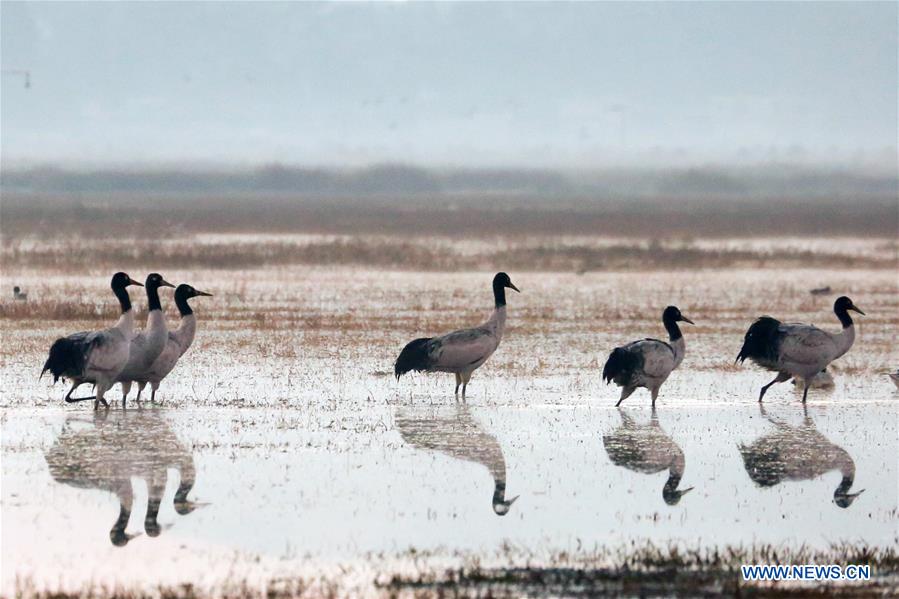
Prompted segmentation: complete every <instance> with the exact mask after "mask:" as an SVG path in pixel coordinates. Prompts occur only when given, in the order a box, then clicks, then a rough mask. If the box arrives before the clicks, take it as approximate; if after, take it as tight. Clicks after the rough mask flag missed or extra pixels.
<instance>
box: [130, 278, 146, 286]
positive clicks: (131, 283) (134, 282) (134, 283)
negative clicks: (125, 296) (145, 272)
mask: <svg viewBox="0 0 899 599" xmlns="http://www.w3.org/2000/svg"><path fill="white" fill-rule="evenodd" d="M128 284H129V285H137V286H138V287H143V286H144V284H143V283H138V282H137V281H135V280H134V279H132V278H130V277H129V278H128Z"/></svg>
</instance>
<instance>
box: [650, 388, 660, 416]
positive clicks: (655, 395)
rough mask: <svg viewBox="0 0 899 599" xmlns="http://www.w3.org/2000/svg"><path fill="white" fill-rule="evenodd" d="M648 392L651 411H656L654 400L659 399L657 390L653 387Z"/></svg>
mask: <svg viewBox="0 0 899 599" xmlns="http://www.w3.org/2000/svg"><path fill="white" fill-rule="evenodd" d="M650 392H651V393H652V409H653V410H655V409H656V398H658V397H659V388H658V387H653V388H652V389H651V390H650Z"/></svg>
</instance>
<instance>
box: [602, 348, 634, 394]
mask: <svg viewBox="0 0 899 599" xmlns="http://www.w3.org/2000/svg"><path fill="white" fill-rule="evenodd" d="M642 362H643V360H642V357H641V356H640V354H637V353H634V352H629V351H627V350H626V349H624V348H621V347H616V348H615V349H614V350H612V353H611V354H610V355H609V359H608V360H606V365H605V366H604V367H603V369H602V378H603V380H604V381H605V382H606V384H607V385H608V384H609V383H611V382H612V381H615V384H616V385H619V386H622V387H624V386H626V385H627V384H628V383H629V382H630V381H631V379H632V378H633V376H634V373H635V372H636V371H637V370H638V369H639V368H640V367H641V366H642V365H643V364H642Z"/></svg>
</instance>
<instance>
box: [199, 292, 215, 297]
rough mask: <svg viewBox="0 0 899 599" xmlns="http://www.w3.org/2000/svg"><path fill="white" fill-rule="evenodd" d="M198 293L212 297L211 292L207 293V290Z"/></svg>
mask: <svg viewBox="0 0 899 599" xmlns="http://www.w3.org/2000/svg"><path fill="white" fill-rule="evenodd" d="M197 295H202V296H203V297H212V294H211V293H206V292H205V291H197Z"/></svg>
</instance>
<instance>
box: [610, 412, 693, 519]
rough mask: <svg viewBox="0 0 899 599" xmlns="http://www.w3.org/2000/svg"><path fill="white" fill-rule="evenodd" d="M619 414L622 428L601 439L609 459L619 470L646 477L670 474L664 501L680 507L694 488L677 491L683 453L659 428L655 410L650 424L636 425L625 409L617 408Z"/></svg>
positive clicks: (663, 492)
mask: <svg viewBox="0 0 899 599" xmlns="http://www.w3.org/2000/svg"><path fill="white" fill-rule="evenodd" d="M618 414H619V415H620V416H621V425H620V426H619V427H618V428H616V429H615V430H614V431H612V432H611V433H610V434H608V435H603V437H602V443H603V445H604V446H605V448H606V453H607V454H608V455H609V459H610V460H611V461H612V463H613V464H615V465H616V466H623V467H624V468H627V469H628V470H633V471H634V472H641V473H643V474H655V473H657V472H662V471H663V470H667V471H668V480H667V481H665V486H664V487H662V499H664V500H665V503H667V504H668V505H677V504H678V503H679V502H680V500H681V497H683V496H684V495H686V494H687V493H689V492H690V491H692V490H693V487H688V488H686V489H678V488H677V487H678V485H680V480H681V478H682V477H683V475H684V466H685V465H686V461H685V460H684V452H683V450H682V449H681V448H680V446H679V445H678V444H677V443H675V442H674V439H672V438H671V437H670V436H669V435H668V433H666V432H665V431H664V429H662V427H661V426H659V417H658V414H657V413H656V410H655V408H653V409H652V416H651V417H650V420H649V424H637V422H635V421H634V419H633V418H631V416H630V415H629V414H628V413H627V412H626V411H625V410H624V408H618Z"/></svg>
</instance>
